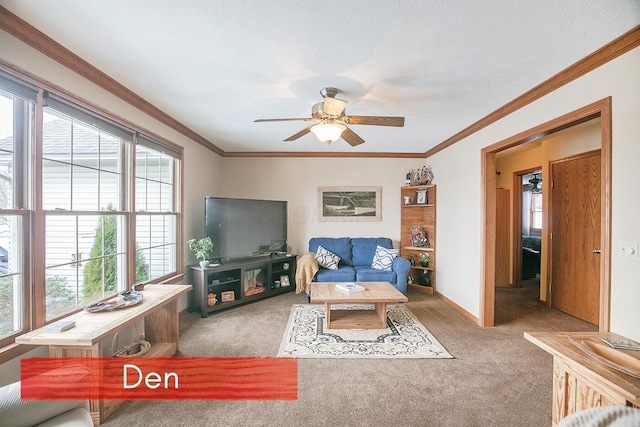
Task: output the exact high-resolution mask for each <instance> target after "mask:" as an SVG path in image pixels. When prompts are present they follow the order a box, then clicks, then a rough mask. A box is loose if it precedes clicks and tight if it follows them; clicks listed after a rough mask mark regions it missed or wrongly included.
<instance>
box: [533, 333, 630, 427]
mask: <svg viewBox="0 0 640 427" xmlns="http://www.w3.org/2000/svg"><path fill="white" fill-rule="evenodd" d="M524 337H525V338H526V339H527V340H529V341H531V342H532V343H534V344H535V345H537V346H538V347H540V348H542V349H543V350H545V351H547V352H548V353H550V354H552V355H553V409H552V425H554V426H555V425H557V424H558V422H560V420H561V419H563V418H564V417H566V416H567V415H569V414H571V413H574V412H578V411H581V410H583V409H587V408H592V407H596V406H635V407H640V379H637V378H634V377H632V376H630V375H627V374H624V373H622V372H619V371H617V370H615V369H613V368H610V367H608V366H606V365H605V364H603V363H602V362H599V361H597V360H596V359H594V358H593V357H591V356H589V355H588V354H586V353H585V352H584V351H582V350H581V349H580V348H578V346H577V345H576V344H575V343H574V341H572V339H573V340H575V341H577V342H580V341H581V340H585V339H596V340H600V339H601V338H618V339H625V337H622V336H620V335H616V334H612V333H607V332H525V334H524ZM638 356H640V355H638Z"/></svg>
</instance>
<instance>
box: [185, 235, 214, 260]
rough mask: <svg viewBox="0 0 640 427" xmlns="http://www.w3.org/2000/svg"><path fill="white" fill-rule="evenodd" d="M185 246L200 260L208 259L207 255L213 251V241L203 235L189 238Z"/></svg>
mask: <svg viewBox="0 0 640 427" xmlns="http://www.w3.org/2000/svg"><path fill="white" fill-rule="evenodd" d="M187 246H189V249H191V250H192V251H193V253H194V254H195V255H196V258H198V260H200V261H206V260H207V259H209V255H210V254H211V251H213V242H212V241H211V238H210V237H205V238H204V239H200V240H198V239H191V240H189V241H188V242H187Z"/></svg>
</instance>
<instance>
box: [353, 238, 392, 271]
mask: <svg viewBox="0 0 640 427" xmlns="http://www.w3.org/2000/svg"><path fill="white" fill-rule="evenodd" d="M351 244H352V246H353V263H352V264H351V265H363V266H367V267H370V266H371V263H372V262H373V255H374V254H375V253H376V248H377V247H378V246H382V247H383V248H387V249H392V248H393V244H392V242H391V239H388V238H386V237H354V238H353V239H351Z"/></svg>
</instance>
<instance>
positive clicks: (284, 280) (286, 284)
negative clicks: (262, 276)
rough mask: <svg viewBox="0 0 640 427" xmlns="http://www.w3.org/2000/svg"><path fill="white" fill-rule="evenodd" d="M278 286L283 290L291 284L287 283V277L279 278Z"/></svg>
mask: <svg viewBox="0 0 640 427" xmlns="http://www.w3.org/2000/svg"><path fill="white" fill-rule="evenodd" d="M280 286H282V287H283V288H284V287H287V286H291V283H289V276H280Z"/></svg>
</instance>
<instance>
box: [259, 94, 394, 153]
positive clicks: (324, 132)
mask: <svg viewBox="0 0 640 427" xmlns="http://www.w3.org/2000/svg"><path fill="white" fill-rule="evenodd" d="M337 94H338V89H336V88H334V87H325V88H323V89H322V90H321V91H320V95H322V97H323V98H324V101H323V102H318V103H316V104H314V105H313V107H311V117H302V118H290V119H257V120H254V122H287V121H297V120H299V121H305V122H314V124H312V125H309V126H307V127H306V128H304V129H302V130H301V131H300V132H298V133H295V134H293V135H291V136H290V137H289V138H287V139H285V141H295V140H296V139H298V138H300V137H302V136H304V135H306V134H308V133H309V132H313V133H314V134H315V135H316V136H317V137H318V139H319V140H320V141H323V142H326V143H327V144H331V143H332V142H333V141H335V140H336V139H338V138H342V139H344V140H345V141H347V142H348V143H349V144H350V145H351V146H353V147H355V146H356V145H359V144H362V143H363V142H364V139H362V138H361V137H359V136H358V135H357V134H356V133H355V132H354V131H352V130H351V129H349V128H348V127H347V125H375V126H395V127H402V126H404V117H384V116H348V115H346V114H345V108H346V107H347V101H343V100H342V99H338V98H336V97H335V96H336V95H337Z"/></svg>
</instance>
